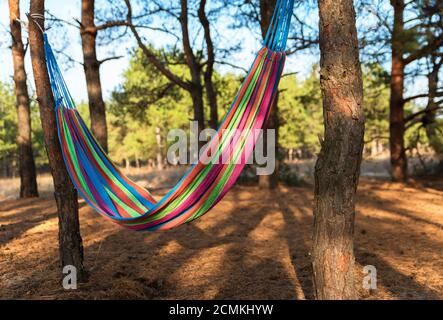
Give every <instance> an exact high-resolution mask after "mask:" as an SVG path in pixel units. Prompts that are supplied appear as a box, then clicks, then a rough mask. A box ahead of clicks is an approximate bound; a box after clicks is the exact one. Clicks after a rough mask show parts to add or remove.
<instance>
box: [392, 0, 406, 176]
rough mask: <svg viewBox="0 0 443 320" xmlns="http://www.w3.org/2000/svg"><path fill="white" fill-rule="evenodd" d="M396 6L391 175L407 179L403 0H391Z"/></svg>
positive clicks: (393, 51)
mask: <svg viewBox="0 0 443 320" xmlns="http://www.w3.org/2000/svg"><path fill="white" fill-rule="evenodd" d="M391 4H392V6H393V8H394V27H393V30H392V62H391V63H392V65H391V96H390V100H389V112H390V113H389V147H390V150H391V176H392V180H393V181H405V180H406V179H407V175H408V162H407V158H406V150H405V142H404V134H405V116H404V99H403V89H404V79H405V63H404V61H403V45H404V44H403V40H402V36H403V23H404V21H403V11H404V1H403V0H391Z"/></svg>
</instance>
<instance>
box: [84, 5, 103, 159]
mask: <svg viewBox="0 0 443 320" xmlns="http://www.w3.org/2000/svg"><path fill="white" fill-rule="evenodd" d="M94 5H95V0H82V18H81V24H80V35H81V39H82V49H83V67H84V70H85V76H86V86H87V91H88V100H89V113H90V117H91V130H92V133H93V134H94V136H95V137H96V138H97V140H98V142H99V143H100V145H101V146H102V148H103V149H104V150H105V151H106V152H107V151H108V127H107V125H106V107H105V102H104V101H103V95H102V85H101V80H100V61H98V59H97V52H96V37H97V28H96V26H95V22H94Z"/></svg>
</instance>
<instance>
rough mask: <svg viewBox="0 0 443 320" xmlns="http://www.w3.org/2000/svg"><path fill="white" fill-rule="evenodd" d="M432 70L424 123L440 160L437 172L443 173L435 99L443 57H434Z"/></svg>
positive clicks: (442, 156) (441, 146)
mask: <svg viewBox="0 0 443 320" xmlns="http://www.w3.org/2000/svg"><path fill="white" fill-rule="evenodd" d="M431 59H432V62H433V66H432V70H431V72H430V73H429V74H428V88H429V96H428V103H427V105H426V113H425V115H424V117H423V125H424V127H425V131H426V136H427V137H428V140H429V144H430V145H431V147H432V149H434V152H435V154H436V156H437V159H438V161H439V163H438V167H437V172H438V173H440V174H441V173H443V138H442V135H441V131H440V130H439V128H438V122H437V111H436V108H437V102H436V101H435V99H436V97H437V92H438V80H439V76H438V73H439V72H440V68H441V65H442V63H443V57H442V58H440V61H438V62H437V61H436V60H437V58H436V57H432V58H431Z"/></svg>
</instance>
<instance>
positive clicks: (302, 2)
mask: <svg viewBox="0 0 443 320" xmlns="http://www.w3.org/2000/svg"><path fill="white" fill-rule="evenodd" d="M282 3H283V4H282ZM293 3H294V8H293V9H294V10H293V12H292V11H291V6H292V4H293ZM279 4H282V5H281V6H279ZM276 7H277V12H279V15H278V17H279V19H281V20H278V21H280V22H281V23H282V25H283V26H285V23H286V22H288V21H291V23H290V24H289V23H288V24H286V25H287V26H289V27H288V30H287V32H286V31H285V29H284V28H283V27H282V28H280V27H278V24H277V25H276V24H273V20H272V16H273V12H274V8H276ZM28 13H29V14H28ZM291 13H292V14H291ZM289 16H291V19H292V20H291V19H289ZM282 21H283V22H282ZM273 28H274V29H273ZM268 29H269V30H274V31H275V30H277V31H275V34H276V36H275V37H274V38H272V36H271V38H272V41H271V40H269V39H270V38H267V37H266V34H267V30H268ZM43 32H46V36H47V38H45V37H44V33H43ZM271 34H272V32H271ZM0 35H1V37H0V48H1V50H0V65H1V66H2V68H0V299H2V298H5V297H6V298H20V299H22V298H39V299H40V298H48V299H60V298H62V299H63V298H74V299H109V298H110V299H120V298H121V299H128V298H136V299H154V298H160V299H294V298H295V299H312V298H317V299H356V298H360V299H442V298H443V273H442V270H443V259H442V254H443V252H442V250H441V249H442V240H441V239H442V237H443V233H442V232H443V215H442V212H443V211H442V208H443V197H442V196H443V179H442V177H443V80H442V79H443V68H442V65H443V2H442V1H439V0H415V1H409V0H374V1H370V0H356V1H353V0H334V1H332V0H318V1H311V0H295V1H293V0H149V1H147V0H95V1H94V0H75V1H74V0H73V1H58V0H46V1H45V0H22V1H20V0H8V1H0ZM286 35H287V36H288V38H287V43H286V47H285V49H284V50H285V54H286V64H285V68H284V71H283V74H282V76H281V79H280V82H279V85H278V90H277V89H276V88H277V85H276V84H277V83H276V82H277V80H278V79H279V78H278V76H276V77H274V75H276V74H278V72H279V71H278V70H277V66H279V63H281V62H282V60H279V59H280V58H283V56H284V55H283V54H281V55H278V54H280V53H270V51H272V50H274V49H275V51H279V50H280V49H281V50H283V49H282V48H283V47H284V40H285V39H286ZM45 39H49V42H50V43H51V47H52V48H53V50H54V53H55V59H53V58H52V56H51V55H50V52H51V51H50V49H49V48H50V47H49V45H48V43H47V42H45ZM268 40H269V41H268ZM263 43H266V44H268V47H269V48H272V50H270V49H269V48H266V49H263V50H262V51H260V54H263V55H264V54H266V55H267V54H276V55H275V56H274V57H276V56H277V57H279V58H278V59H275V60H272V61H274V62H275V63H273V64H272V65H271V64H267V63H263V65H261V66H259V67H257V69H256V70H254V71H251V72H248V70H249V69H250V65H251V62H252V61H253V58H254V57H255V56H256V54H257V52H259V50H260V49H261V48H262V44H263ZM281 50H280V51H281ZM262 57H264V56H262ZM55 60H56V61H57V62H58V65H59V67H60V70H61V72H62V73H63V78H64V79H65V80H66V84H67V87H68V88H69V92H70V94H71V95H72V101H71V99H70V98H69V94H68V92H67V90H63V81H62V80H61V78H60V77H58V78H57V81H56V83H57V85H58V86H54V82H52V83H51V82H50V77H51V76H52V77H54V74H57V70H58V68H56V67H55V64H56V63H55ZM256 61H259V60H256ZM47 66H49V71H48V67H47ZM256 66H258V64H257V65H256ZM262 66H267V67H265V68H263V69H261V68H262ZM258 74H260V75H264V76H262V77H259V76H258ZM254 77H256V78H254ZM52 79H53V78H52ZM245 79H246V82H247V85H246V86H245V87H242V88H246V89H245V91H242V92H241V93H240V94H239V95H238V96H237V92H238V89H239V88H240V87H241V85H242V83H244V80H245ZM249 79H258V80H257V82H256V83H255V82H254V81H255V80H251V81H250V82H249V83H248V81H249ZM51 85H52V86H51ZM261 90H262V91H261ZM60 91H63V92H62V93H61V94H60ZM251 92H253V93H254V94H249V93H251ZM256 93H260V94H256ZM261 93H263V94H262V95H261ZM61 96H63V97H64V98H63V99H62V98H60V97H61ZM237 97H240V98H239V99H238V100H239V101H240V102H238V103H239V105H240V106H239V107H238V108H237V109H233V110H235V112H238V113H236V114H235V116H232V117H231V118H229V117H228V120H229V121H228V122H229V125H233V126H234V127H235V126H239V127H241V126H250V127H252V126H253V125H258V123H259V122H260V121H262V120H264V119H265V117H267V116H268V119H267V122H266V125H265V126H266V128H267V129H275V132H276V158H277V159H276V160H277V161H276V170H275V171H274V172H273V173H272V174H270V175H257V174H256V169H257V165H246V166H245V169H244V170H243V171H242V173H241V175H240V176H239V180H235V179H233V180H230V179H231V178H232V177H234V178H237V176H236V173H237V172H238V173H239V172H240V171H236V169H237V168H239V167H234V166H231V165H225V164H223V165H221V166H218V165H217V166H212V164H210V165H207V166H206V165H205V166H203V165H198V166H196V167H194V169H193V170H195V171H190V172H191V173H190V174H189V175H187V176H186V177H185V179H182V180H180V177H183V173H184V172H185V171H186V170H187V169H188V168H189V166H188V165H178V164H174V163H170V162H168V161H167V152H168V148H169V147H170V146H171V145H172V144H173V143H174V142H175V141H170V140H168V138H167V137H168V133H169V132H170V131H171V130H174V129H183V130H185V131H186V132H187V133H189V135H191V133H190V121H195V122H197V124H198V131H199V132H201V131H202V130H203V129H205V128H212V129H217V128H218V127H219V125H220V124H221V123H222V121H223V119H224V117H225V116H226V115H227V113H228V110H229V108H230V106H231V105H232V103H233V101H234V104H235V103H237ZM273 98H275V99H273ZM258 100H260V101H259V102H256V101H258ZM245 101H246V102H245ZM71 104H72V105H73V104H75V105H76V106H77V109H78V111H79V112H80V114H81V115H82V117H83V118H84V119H85V121H86V124H87V125H88V126H89V128H90V130H91V132H92V134H93V135H94V136H95V138H96V140H97V143H98V144H99V145H100V146H101V148H102V150H100V148H98V147H96V148H95V149H94V150H92V151H91V149H92V146H94V142H91V140H89V139H90V137H91V136H90V135H87V134H86V133H85V130H84V127H82V125H81V124H80V125H79V123H81V122H79V118H77V117H76V114H75V112H73V111H72V110H68V109H69V106H72V105H71ZM271 104H272V109H271V110H272V111H270V112H269V113H266V112H267V110H269V109H267V108H268V107H270V106H271ZM59 106H63V107H65V108H57V107H59ZM255 108H256V109H255ZM54 109H55V110H56V112H57V117H56V112H54ZM231 114H232V113H231ZM232 119H234V120H232ZM234 122H235V123H234ZM259 127H260V128H261V127H262V123H261V122H260V123H259ZM82 128H83V129H82ZM57 130H59V131H57ZM68 131H69V133H68V134H66V132H68ZM199 132H198V133H199ZM72 136H74V138H73V139H72V140H70V139H71V138H72ZM59 139H60V140H59ZM82 139H84V140H82ZM234 140H235V139H233V140H232V141H230V142H229V143H227V144H221V145H222V146H223V147H228V146H230V143H233V144H235V143H237V142H238V145H240V144H242V140H238V141H237V140H235V142H233V141H234ZM85 141H89V143H85ZM270 143H271V142H269V141H266V140H265V144H267V145H268V146H269V145H270ZM188 147H190V144H188ZM101 151H103V153H108V154H109V155H110V158H111V159H112V160H113V161H114V162H115V163H116V164H117V165H118V167H120V168H121V169H122V170H121V171H122V173H123V174H122V175H120V172H118V171H119V170H117V169H115V167H112V166H110V165H109V166H107V164H106V163H105V162H104V161H102V160H103V159H104V158H105V156H104V155H101V158H100V152H101ZM191 152H192V151H191V150H189V153H191ZM241 152H242V151H241ZM237 154H240V153H237ZM62 155H63V156H64V158H63V157H62ZM99 158H100V159H99ZM66 159H67V160H68V161H66ZM63 160H65V161H66V162H64V161H63ZM69 161H71V162H69ZM258 165H260V164H258ZM225 169H226V170H225ZM199 170H201V171H199ZM195 172H198V173H196V174H194V173H195ZM123 175H124V176H125V177H123ZM126 176H127V177H129V178H130V179H131V180H133V181H134V182H135V183H136V184H137V185H139V186H141V187H144V188H146V189H149V190H150V191H152V196H151V195H150V194H148V193H147V192H146V190H143V188H138V187H135V186H134V185H133V184H132V182H130V181H129V179H126ZM228 176H230V177H228ZM178 181H180V182H179V184H178V185H179V188H177V189H174V192H172V193H171V192H170V193H168V190H170V189H171V188H172V187H173V186H174V185H177V182H178ZM236 181H237V183H236V184H235V186H234V182H236ZM231 182H232V183H231ZM74 184H75V186H76V187H74ZM228 187H229V188H228ZM231 187H233V188H232V190H231V191H230V192H229V193H226V192H227V190H228V189H230V188H231ZM225 191H226V192H225ZM79 194H82V195H85V198H82V197H79ZM222 197H223V199H222ZM158 199H162V200H161V201H160V202H157V201H158ZM85 200H86V201H85ZM211 201H212V202H211ZM218 201H220V202H219V203H218ZM217 203H218V204H217ZM87 204H91V207H89V206H87ZM94 209H97V211H98V212H99V213H101V214H104V215H107V218H110V219H101V218H102V217H100V216H99V215H98V214H97V212H96V211H95V210H94ZM151 214H152V215H151ZM204 214H206V215H205V216H204V217H202V216H203V215H204ZM123 217H124V218H127V217H130V218H129V219H120V218H123ZM134 217H135V219H134V220H132V219H131V218H134ZM200 217H201V218H200ZM194 218H195V220H194ZM196 218H199V219H198V220H197V219H196ZM108 220H113V221H114V222H117V224H112V223H111V221H108ZM191 220H193V221H192V222H191ZM181 224H184V225H181ZM122 226H124V227H127V229H125V228H122ZM169 227H170V228H171V229H169ZM128 229H131V230H128ZM135 229H137V230H149V231H159V232H152V233H148V232H145V233H141V232H140V233H137V232H131V231H134V230H135ZM163 229H168V230H167V231H166V230H163ZM163 231H164V232H163ZM57 237H58V241H57ZM68 265H69V266H74V267H75V271H76V275H77V277H78V282H79V287H78V288H75V290H65V289H66V288H64V287H62V286H61V285H60V275H61V274H62V272H63V271H62V270H63V268H64V266H68ZM368 267H370V268H369V269H368ZM368 270H369V271H368ZM371 270H375V271H376V274H377V275H376V277H375V280H376V281H375V282H371V283H373V284H375V287H374V286H372V285H371V286H369V287H368V286H367V285H366V284H367V283H365V282H364V281H365V280H364V279H367V277H365V276H366V275H368V272H372V271H371ZM371 279H373V278H371ZM371 281H372V280H371Z"/></svg>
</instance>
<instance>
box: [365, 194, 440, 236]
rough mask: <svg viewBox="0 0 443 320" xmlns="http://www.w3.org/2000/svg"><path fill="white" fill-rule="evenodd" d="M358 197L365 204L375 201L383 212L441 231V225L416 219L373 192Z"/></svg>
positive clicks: (410, 213)
mask: <svg viewBox="0 0 443 320" xmlns="http://www.w3.org/2000/svg"><path fill="white" fill-rule="evenodd" d="M358 197H359V199H360V200H364V201H366V202H369V201H376V202H377V203H378V204H380V205H381V207H382V208H383V209H384V210H386V211H388V212H389V213H392V214H395V215H398V216H401V217H405V218H408V219H410V220H412V221H415V222H418V223H424V224H428V225H431V226H434V227H436V228H438V229H442V230H443V224H441V223H438V222H434V221H430V220H427V219H424V218H421V217H418V216H416V215H415V214H414V212H413V211H410V210H407V209H405V208H398V206H397V205H396V204H395V202H394V201H391V200H386V199H382V198H381V197H379V196H377V195H376V194H375V192H373V191H370V190H365V192H364V193H360V194H359V196H358Z"/></svg>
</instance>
